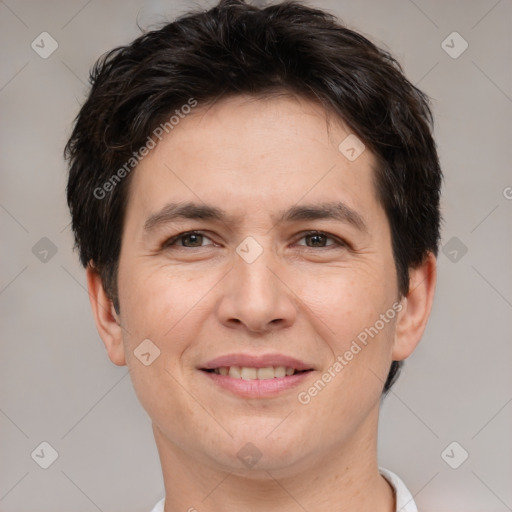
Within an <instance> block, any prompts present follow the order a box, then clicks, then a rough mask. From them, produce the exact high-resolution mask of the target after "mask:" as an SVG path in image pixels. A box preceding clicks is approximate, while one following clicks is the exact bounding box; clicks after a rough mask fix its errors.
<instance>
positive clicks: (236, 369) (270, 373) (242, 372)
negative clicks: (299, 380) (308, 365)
mask: <svg viewBox="0 0 512 512" xmlns="http://www.w3.org/2000/svg"><path fill="white" fill-rule="evenodd" d="M214 373H216V374H217V375H224V376H229V377H231V378H233V379H243V380H269V379H274V378H282V377H285V376H290V375H293V374H294V373H295V369H294V368H287V367H286V366H267V367H266V368H249V367H246V366H242V367H240V366H229V367H228V366H222V367H220V368H215V370H214Z"/></svg>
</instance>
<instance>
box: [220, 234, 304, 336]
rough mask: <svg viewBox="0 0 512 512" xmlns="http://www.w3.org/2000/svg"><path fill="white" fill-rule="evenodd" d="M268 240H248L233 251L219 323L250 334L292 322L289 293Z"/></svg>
mask: <svg viewBox="0 0 512 512" xmlns="http://www.w3.org/2000/svg"><path fill="white" fill-rule="evenodd" d="M270 240H271V236H268V237H263V236H261V237H258V239H256V238H255V237H252V236H249V237H246V238H245V239H244V240H243V241H242V242H241V243H240V244H239V245H238V247H237V248H236V255H235V261H234V264H233V267H232V270H231V272H230V274H231V275H230V280H231V282H230V286H228V287H227V289H226V292H225V294H224V296H223V298H222V307H221V309H220V314H221V317H222V318H221V319H222V321H223V322H228V323H230V324H233V323H236V324H238V323H242V324H244V325H245V326H246V327H247V328H248V329H250V330H253V331H264V330H267V329H269V328H271V326H274V325H276V324H277V323H279V324H281V325H289V324H290V323H291V322H293V319H294V317H295V313H296V308H295V304H294V301H293V297H292V293H291V292H290V290H289V289H288V287H287V286H285V285H284V283H283V282H282V279H283V278H282V277H280V276H279V274H280V272H279V268H280V265H279V261H278V258H277V256H276V254H275V251H274V250H273V248H272V246H271V242H270Z"/></svg>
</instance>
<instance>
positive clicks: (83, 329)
mask: <svg viewBox="0 0 512 512" xmlns="http://www.w3.org/2000/svg"><path fill="white" fill-rule="evenodd" d="M211 3H212V2H209V3H206V2H203V3H201V5H202V6H204V7H205V8H206V7H208V6H209V5H210V4H211ZM309 3H310V5H314V6H318V7H322V8H327V9H329V10H331V11H332V12H334V13H336V14H338V15H339V16H341V17H342V18H343V19H344V21H345V22H346V23H347V24H348V25H349V26H350V27H352V28H355V29H357V30H359V31H361V32H362V33H363V34H365V35H367V36H368V37H370V38H371V39H372V40H373V41H375V42H376V43H377V44H379V45H381V46H383V47H384V48H387V49H388V50H390V51H391V52H392V53H393V54H394V55H395V56H396V57H397V58H398V60H399V61H400V63H401V64H402V65H403V66H404V69H405V72H406V74H407V76H408V77H409V78H410V79H411V81H412V82H413V83H415V84H418V85H419V86H420V87H421V88H422V89H424V90H425V92H427V93H428V94H429V95H430V96H431V97H432V99H433V108H434V114H435V117H436V127H435V135H436V139H437V141H438V145H439V152H440V157H441V163H442V166H443V170H444V172H445V175H446V178H445V186H444V198H443V206H442V209H443V215H444V219H445V223H444V226H443V247H444V249H443V251H444V252H441V253H440V256H439V281H438V288H437V297H436V301H435V305H434V310H433V313H432V317H431V320H430V323H429V326H428V328H427V331H426V334H425V336H424V339H423V341H422V343H421V344H420V346H419V348H418V349H417V351H416V352H415V353H414V354H413V356H412V357H411V358H410V359H409V360H408V362H407V363H406V366H405V368H404V371H403V374H402V377H401V379H400V380H399V382H398V384H397V385H396V387H395V388H394V389H393V390H392V392H391V393H390V395H389V396H388V397H387V398H386V400H385V402H384V407H383V410H382V416H381V431H380V437H379V443H380V445H379V451H380V463H381V465H382V466H384V467H387V468H389V469H391V470H393V471H395V472H397V473H398V474H399V475H400V476H402V478H403V479H404V480H405V482H406V483H407V485H408V487H409V488H410V489H411V491H412V493H413V494H414V495H415V499H416V501H417V503H418V505H419V508H420V510H422V511H439V512H441V511H451V512H458V511H460V512H462V511H468V510H472V511H477V512H480V511H481V512H484V511H485V512H493V511H495V512H502V511H507V510H512V487H511V485H510V482H512V460H511V459H512V456H511V455H512V436H511V435H510V434H511V432H512V428H511V427H512V373H511V371H510V366H511V362H512V343H510V341H511V334H512V322H511V319H512V266H511V265H510V262H511V261H512V258H511V256H512V250H511V249H512V242H511V240H512V199H511V198H512V189H511V188H507V187H512V173H511V171H510V162H511V161H512V151H511V147H512V144H511V141H510V119H511V114H512V83H511V71H510V63H511V55H512V52H511V50H512V45H511V35H510V34H511V26H512V2H511V1H510V0H500V1H496V0H479V1H475V0H474V1H462V0H452V1H447V2H444V1H440V0H436V1H426V0H415V1H414V2H413V1H412V0H389V1H385V2H383V1H379V0H363V1H357V2H356V1H328V0H318V1H311V2H309ZM193 5H195V4H193V3H192V2H186V1H181V2H178V1H175V0H174V1H171V0H169V1H167V2H164V1H156V0H155V1H147V2H144V1H142V0H129V1H121V0H114V1H110V2H101V1H99V0H92V1H89V2H87V1H84V0H72V1H64V0H52V1H46V2H38V1H36V0H7V1H5V2H0V43H1V44H0V55H1V63H2V65H1V68H0V109H1V120H2V123H1V127H0V130H1V137H0V141H1V147H0V165H1V167H0V169H1V187H0V229H1V237H2V252H1V273H0V307H1V311H2V321H1V327H0V328H1V356H0V511H1V512H7V511H8V512H18V511H19V512H21V511H23V512H28V511H33V512H42V511H49V510H52V511H53V512H60V511H62V512H64V511H69V510H74V511H83V512H88V511H96V510H102V511H112V512H115V511H119V512H120V511H123V512H132V511H133V512H136V511H137V512H139V511H142V512H143V511H149V509H150V508H151V507H152V506H153V505H154V503H155V502H156V501H157V500H158V499H159V498H160V497H161V496H162V494H163V482H162V477H161V473H160V465H159V460H158V454H157V451H156V448H155V446H154V441H153V436H152V431H151V428H150V421H149V419H148V417H147V416H146V414H145V412H144V410H143V409H142V407H141V406H140V405H139V403H138V401H137V399H136V396H135V394H134V391H133V389H132V385H131V382H130V379H129V376H128V375H127V369H126V367H117V366H114V365H113V364H112V363H111V362H110V361H109V359H108V358H107V355H106V352H105V350H104V347H103V344H102V342H101V340H100V338H99V336H98V334H97V332H96V328H95V325H94V323H93V318H92V314H91V312H90V306H89V301H88V296H87V293H86V290H85V276H84V271H83V269H81V267H80V266H79V264H78V260H77V256H76V254H74V253H73V252H72V236H71V232H70V229H69V214H68V211H67V207H66V203H65V191H64V190H65V185H66V166H65V163H64V161H63V158H62V149H63V146H64V144H65V142H66V140H67V137H68V136H69V134H70V129H71V124H72V120H73V118H74V116H75V115H76V113H77V112H78V108H79V105H80V103H81V102H82V101H83V100H84V95H85V93H86V91H87V79H88V71H89V68H90V67H91V66H92V64H93V63H94V61H95V60H96V58H97V57H98V56H99V55H100V54H102V53H103V52H105V51H107V50H109V49H111V48H113V47H114V46H117V45H120V44H126V43H128V42H129V41H131V40H132V39H133V38H135V37H136V36H138V35H139V33H140V32H139V29H138V28H137V25H136V21H137V20H138V22H139V23H140V24H141V26H143V27H146V28H147V27H149V28H151V26H152V25H154V24H155V23H160V22H162V21H165V20H169V21H170V20H172V19H173V18H174V17H175V16H176V15H177V14H181V13H183V12H184V11H185V10H186V9H187V8H188V7H191V6H193ZM44 31H46V32H48V33H49V34H51V36H52V37H53V38H54V39H55V40H56V41H57V43H58V48H57V50H56V51H55V52H54V53H53V54H52V55H51V56H49V57H48V58H46V59H43V58H42V57H40V56H39V54H38V53H36V51H34V50H33V49H32V47H31V43H32V41H34V40H35V41H36V42H37V41H40V38H39V39H38V36H39V34H40V33H41V32H44ZM453 31H456V32H458V33H459V34H460V35H461V36H462V37H463V38H464V40H466V41H467V42H468V44H469V47H468V48H467V50H466V51H465V52H464V53H462V54H461V55H460V56H458V58H452V56H450V55H449V54H448V53H447V52H446V51H445V50H444V49H443V47H442V42H443V41H444V40H445V39H446V38H447V36H449V34H451V33H452V32H453ZM45 37H46V36H45ZM39 44H40V45H41V43H39ZM444 44H445V45H449V46H452V47H453V48H451V50H450V51H451V52H452V53H453V52H458V51H460V49H461V48H462V46H461V44H462V41H461V40H460V39H457V38H455V39H453V37H451V38H448V40H447V42H446V43H444ZM45 48H46V49H48V48H49V44H48V41H47V42H46V43H45ZM507 196H508V198H507ZM43 237H47V238H48V239H49V240H51V242H52V243H53V244H54V246H55V248H56V250H57V252H56V254H55V255H52V252H51V250H50V252H48V253H47V254H45V253H44V250H45V249H46V250H48V248H49V246H48V241H46V240H43V241H42V242H39V241H40V239H41V238H43ZM38 242H39V245H36V244H37V243H38ZM446 244H448V245H446ZM34 246H35V249H33V248H34ZM464 247H466V248H467V253H465V254H464ZM43 441H46V442H48V443H50V445H51V446H53V448H54V449H55V450H56V451H57V452H58V458H57V460H56V461H55V462H54V463H53V464H52V465H51V466H50V467H49V468H48V469H42V468H41V467H39V465H38V464H37V463H36V461H35V459H37V457H36V456H34V458H32V457H31V453H32V452H33V451H34V450H36V448H37V447H38V446H39V445H40V443H41V442H43ZM453 441H456V442H457V443H459V444H458V445H455V447H454V446H453V445H452V446H451V447H450V448H449V449H448V450H447V451H446V452H444V453H445V455H444V459H443V457H442V453H443V451H444V450H445V448H446V447H448V445H450V443H452V442H453ZM462 450H465V451H467V452H468V453H469V458H468V459H467V460H466V461H465V462H464V463H463V464H462V465H460V466H459V467H458V468H457V469H452V468H451V467H450V466H449V465H448V463H447V462H446V461H449V462H450V463H451V464H452V465H457V464H459V463H460V462H461V460H462V458H463V457H462V456H463V454H464V452H463V451H462ZM39 452H40V449H39ZM39 452H38V451H37V450H36V453H39ZM48 453H49V452H48V450H47V452H46V455H45V456H48Z"/></svg>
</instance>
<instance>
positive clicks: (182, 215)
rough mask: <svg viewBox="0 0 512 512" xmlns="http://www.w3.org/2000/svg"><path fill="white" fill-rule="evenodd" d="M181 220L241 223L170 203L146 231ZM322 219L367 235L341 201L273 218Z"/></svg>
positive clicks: (208, 209) (214, 211)
mask: <svg viewBox="0 0 512 512" xmlns="http://www.w3.org/2000/svg"><path fill="white" fill-rule="evenodd" d="M182 219H191V220H195V219H202V220H213V221H219V222H223V223H228V224H237V223H239V222H240V216H233V215H228V214H227V213H226V212H225V211H224V210H222V209H221V208H218V207H216V206H212V205H207V204H199V203H193V202H186V203H169V204H167V205H165V206H164V207H163V208H162V209H161V210H160V211H158V212H156V213H154V214H152V215H151V216H150V217H148V219H147V220H146V222H145V223H144V231H147V232H149V231H153V230H154V229H156V228H157V227H159V226H162V225H164V224H168V223H171V222H173V221H177V220H182ZM321 219H326V220H336V221H338V222H344V223H348V224H351V225H352V226H354V227H355V228H357V229H358V230H359V231H362V232H365V233H368V226H367V224H366V222H365V221H364V218H363V216H362V215H361V214H360V213H358V212H357V211H356V210H354V209H353V208H351V207H349V206H347V205H346V204H345V203H343V202H341V201H339V202H331V203H321V204H306V205H302V206H292V207H291V208H289V209H288V210H285V211H283V212H280V213H279V214H278V215H277V217H275V216H274V217H273V218H272V220H273V221H274V222H276V223H281V222H283V223H292V222H297V221H303V220H321Z"/></svg>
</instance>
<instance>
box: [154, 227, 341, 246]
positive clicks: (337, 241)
mask: <svg viewBox="0 0 512 512" xmlns="http://www.w3.org/2000/svg"><path fill="white" fill-rule="evenodd" d="M188 235H201V236H204V237H206V238H208V239H210V237H209V236H208V235H206V234H205V233H204V232H203V231H195V230H194V231H184V232H183V233H180V234H179V235H176V236H174V237H172V238H170V239H169V240H167V241H166V242H164V244H163V249H168V248H171V247H172V246H174V244H175V242H177V241H178V240H180V239H183V238H185V237H186V236H188ZM314 235H321V236H325V237H326V238H327V239H331V240H332V241H334V244H332V245H329V246H325V247H308V246H305V245H304V246H301V247H304V248H305V249H329V248H332V247H334V246H338V247H345V248H348V247H349V246H348V244H347V243H346V242H344V241H343V240H341V239H339V238H337V237H335V236H333V235H329V234H328V233H325V232H324V231H316V230H312V231H305V232H303V233H301V237H300V238H299V240H302V239H303V238H306V237H308V236H314ZM210 240H211V239H210ZM175 247H179V248H180V249H200V248H202V247H204V246H198V247H184V246H175Z"/></svg>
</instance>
